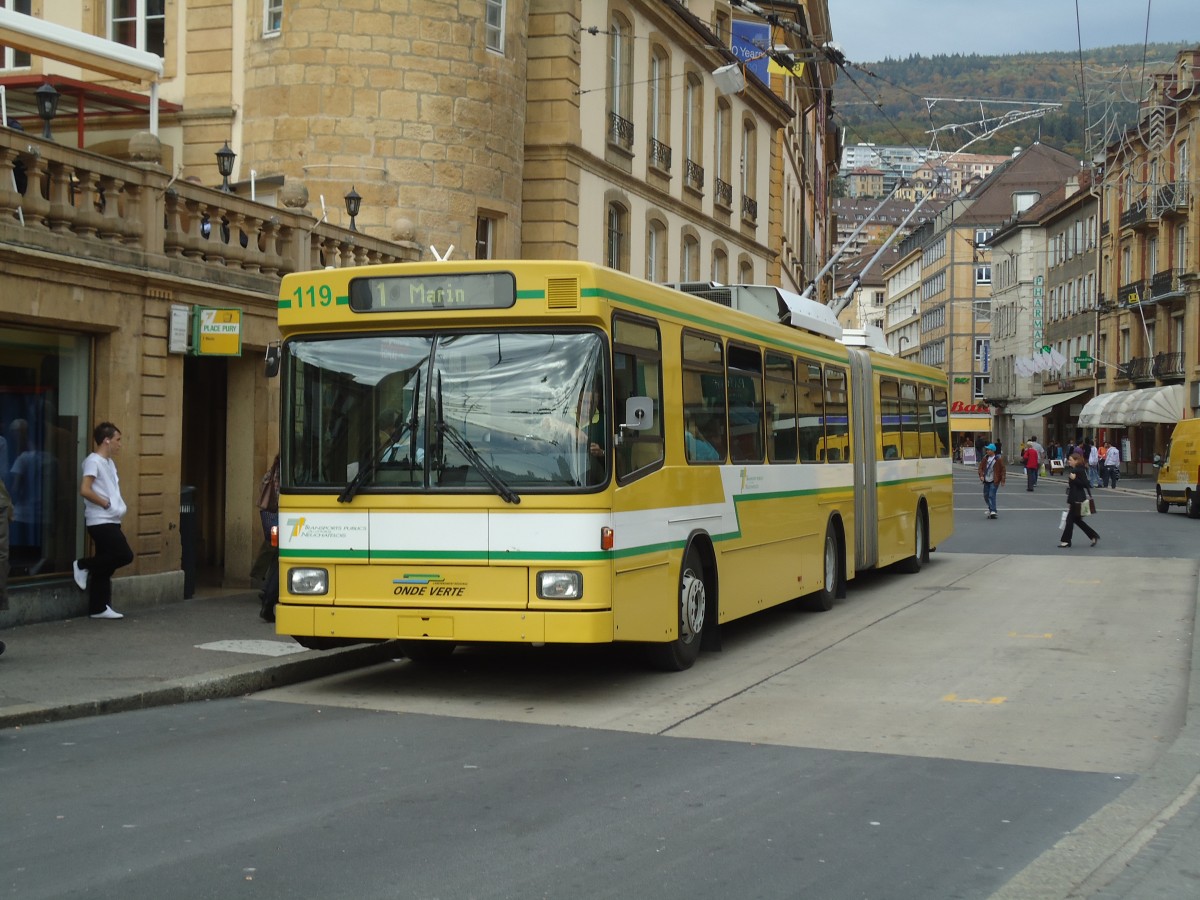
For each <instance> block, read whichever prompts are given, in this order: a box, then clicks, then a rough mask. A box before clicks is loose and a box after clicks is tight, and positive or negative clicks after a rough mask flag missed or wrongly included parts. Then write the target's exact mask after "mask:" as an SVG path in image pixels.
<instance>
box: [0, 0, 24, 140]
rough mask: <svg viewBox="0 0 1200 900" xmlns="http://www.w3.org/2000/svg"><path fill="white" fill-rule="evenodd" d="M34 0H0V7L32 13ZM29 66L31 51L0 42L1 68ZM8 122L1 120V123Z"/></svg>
mask: <svg viewBox="0 0 1200 900" xmlns="http://www.w3.org/2000/svg"><path fill="white" fill-rule="evenodd" d="M31 2H32V0H0V9H7V10H11V11H12V12H18V13H24V14H25V15H27V16H28V15H30V12H29V9H30V3H31ZM28 68H29V51H28V50H14V49H13V48H12V47H5V46H4V45H3V44H0V69H28ZM3 124H7V123H4V122H0V125H3Z"/></svg>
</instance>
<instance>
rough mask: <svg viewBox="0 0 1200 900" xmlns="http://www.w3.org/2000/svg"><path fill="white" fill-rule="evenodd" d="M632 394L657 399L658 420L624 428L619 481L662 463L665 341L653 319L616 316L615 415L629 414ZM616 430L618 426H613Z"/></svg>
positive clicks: (619, 447) (618, 458) (618, 452)
mask: <svg viewBox="0 0 1200 900" xmlns="http://www.w3.org/2000/svg"><path fill="white" fill-rule="evenodd" d="M630 397H649V398H650V399H651V400H652V401H654V422H653V424H652V425H651V426H650V427H649V428H646V429H642V430H638V431H632V430H629V431H624V432H623V433H622V434H621V435H620V438H621V443H619V444H617V447H616V461H615V465H616V471H617V480H618V482H619V483H625V482H628V481H630V480H632V479H633V478H634V477H638V476H640V475H645V474H647V473H648V472H650V471H653V470H654V469H655V468H657V467H658V466H660V465H662V461H663V409H662V341H661V338H660V336H659V333H658V326H657V325H655V324H654V323H653V322H648V321H645V320H642V319H634V318H632V317H628V316H623V315H618V316H614V317H613V407H612V409H613V415H614V416H616V417H618V419H619V417H621V416H623V415H625V401H626V400H628V399H629V398H630ZM611 430H614V429H610V431H611Z"/></svg>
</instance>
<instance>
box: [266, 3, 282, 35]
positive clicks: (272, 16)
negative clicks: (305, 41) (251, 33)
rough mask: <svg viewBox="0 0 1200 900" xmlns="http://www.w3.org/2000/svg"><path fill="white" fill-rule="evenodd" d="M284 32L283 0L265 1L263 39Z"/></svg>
mask: <svg viewBox="0 0 1200 900" xmlns="http://www.w3.org/2000/svg"><path fill="white" fill-rule="evenodd" d="M282 30H283V0H263V37H274V36H275V35H277V34H279V32H280V31H282Z"/></svg>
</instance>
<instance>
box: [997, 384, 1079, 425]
mask: <svg viewBox="0 0 1200 900" xmlns="http://www.w3.org/2000/svg"><path fill="white" fill-rule="evenodd" d="M1086 393H1087V390H1086V389H1085V390H1082V391H1060V392H1059V393H1057V394H1042V395H1041V396H1040V397H1034V398H1033V399H1032V400H1030V401H1029V402H1028V403H1026V404H1025V405H1023V406H1018V407H1015V408H1013V409H1010V410H1009V411H1008V414H1009V415H1010V416H1012V417H1013V418H1016V419H1022V418H1028V417H1029V416H1040V415H1041V414H1042V413H1044V412H1046V410H1048V409H1053V408H1054V407H1056V406H1058V404H1060V403H1065V402H1066V401H1068V400H1070V399H1072V398H1073V397H1078V396H1079V395H1080V394H1086Z"/></svg>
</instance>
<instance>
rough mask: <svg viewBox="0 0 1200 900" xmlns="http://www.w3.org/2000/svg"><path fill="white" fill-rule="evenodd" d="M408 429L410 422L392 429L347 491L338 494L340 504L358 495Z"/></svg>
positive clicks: (350, 483)
mask: <svg viewBox="0 0 1200 900" xmlns="http://www.w3.org/2000/svg"><path fill="white" fill-rule="evenodd" d="M408 429H409V423H408V422H401V423H400V424H399V425H397V426H396V427H395V428H393V429H392V432H391V434H389V435H388V436H387V439H386V440H385V441H384V442H383V443H382V444H381V445H380V447H379V449H378V450H376V451H375V452H374V453H373V454H371V456H370V458H369V459H367V460H366V461H365V463H363V464H360V465H359V467H358V473H357V474H356V475H355V476H354V477H353V478H351V479H350V481H349V482H348V483H347V484H346V487H345V489H344V490H343V491H342V492H341V493H340V494H338V498H337V499H338V503H349V502H350V501H351V500H353V499H354V495H355V494H357V493H358V489H359V488H360V487H362V486H363V483H364V482H365V481H366V480H367V478H368V477H369V476H370V475H371V473H372V472H374V471H375V469H376V468H377V467H378V466H379V464H380V463H381V462H383V457H384V454H386V453H387V452H388V450H390V449H391V448H392V446H393V445H394V444H397V443H399V441H400V438H402V437H403V436H404V432H406V431H408Z"/></svg>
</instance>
